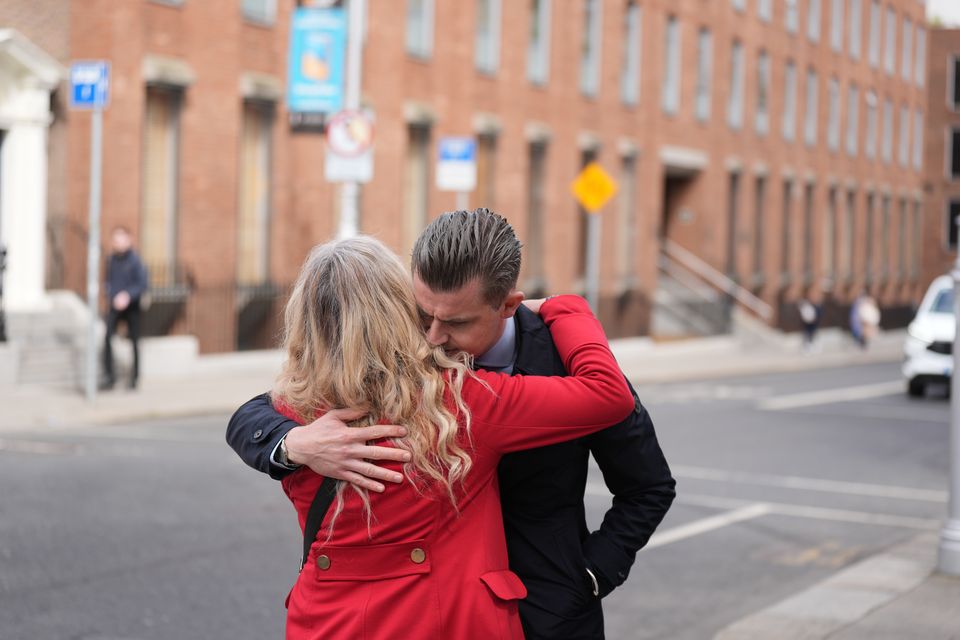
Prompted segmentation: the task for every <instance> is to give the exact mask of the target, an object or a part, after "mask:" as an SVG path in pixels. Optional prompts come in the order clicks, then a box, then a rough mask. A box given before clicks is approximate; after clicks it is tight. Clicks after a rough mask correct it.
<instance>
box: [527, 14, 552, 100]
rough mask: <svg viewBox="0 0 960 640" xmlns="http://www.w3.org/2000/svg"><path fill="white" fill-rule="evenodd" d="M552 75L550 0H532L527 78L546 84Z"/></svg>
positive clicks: (533, 81) (535, 82) (536, 82)
mask: <svg viewBox="0 0 960 640" xmlns="http://www.w3.org/2000/svg"><path fill="white" fill-rule="evenodd" d="M549 77H550V0H531V2H530V42H529V43H528V44H527V79H528V80H530V82H532V83H534V84H540V85H542V84H546V83H547V79H548V78H549Z"/></svg>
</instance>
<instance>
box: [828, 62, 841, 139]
mask: <svg viewBox="0 0 960 640" xmlns="http://www.w3.org/2000/svg"><path fill="white" fill-rule="evenodd" d="M827 101H828V104H827V147H828V148H829V149H830V151H836V150H837V149H839V148H840V81H839V80H837V79H836V78H830V82H829V83H828V84H827Z"/></svg>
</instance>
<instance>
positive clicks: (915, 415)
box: [796, 404, 950, 425]
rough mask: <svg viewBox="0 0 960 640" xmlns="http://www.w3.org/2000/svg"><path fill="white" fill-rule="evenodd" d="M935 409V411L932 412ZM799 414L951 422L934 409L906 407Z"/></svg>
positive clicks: (858, 406) (840, 407) (858, 407)
mask: <svg viewBox="0 0 960 640" xmlns="http://www.w3.org/2000/svg"><path fill="white" fill-rule="evenodd" d="M931 409H933V410H931ZM796 412H797V413H806V414H807V415H818V416H838V417H841V418H863V419H869V420H894V421H896V422H906V423H907V424H910V423H914V424H916V423H918V422H930V423H935V424H941V425H946V424H947V423H948V422H949V420H950V417H949V414H948V413H943V414H942V415H938V414H937V412H936V410H935V408H934V407H927V408H920V407H905V406H896V405H890V406H886V405H877V404H874V405H862V404H852V405H847V404H835V405H832V406H831V407H830V408H829V409H822V408H817V409H814V410H812V411H804V410H803V409H802V408H798V409H797V411H796Z"/></svg>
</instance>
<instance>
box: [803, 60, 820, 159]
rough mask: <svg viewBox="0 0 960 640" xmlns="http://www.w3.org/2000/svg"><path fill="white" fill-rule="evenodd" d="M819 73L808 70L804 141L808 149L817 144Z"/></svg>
mask: <svg viewBox="0 0 960 640" xmlns="http://www.w3.org/2000/svg"><path fill="white" fill-rule="evenodd" d="M818 104H819V100H818V96H817V72H816V71H814V70H813V69H809V70H807V104H806V110H805V113H804V114H803V141H804V142H805V143H806V144H807V146H808V147H812V146H814V145H815V144H817V116H818V114H817V105H818Z"/></svg>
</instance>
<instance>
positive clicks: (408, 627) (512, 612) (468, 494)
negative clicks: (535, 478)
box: [283, 296, 634, 640]
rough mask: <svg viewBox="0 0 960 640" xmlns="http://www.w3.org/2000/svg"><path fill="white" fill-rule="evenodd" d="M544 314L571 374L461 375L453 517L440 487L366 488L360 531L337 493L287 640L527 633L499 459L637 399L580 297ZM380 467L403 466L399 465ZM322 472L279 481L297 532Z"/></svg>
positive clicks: (602, 421) (297, 591) (598, 422)
mask: <svg viewBox="0 0 960 640" xmlns="http://www.w3.org/2000/svg"><path fill="white" fill-rule="evenodd" d="M541 314H542V316H543V319H544V321H545V322H546V323H547V325H548V326H549V327H550V331H551V333H552V334H553V338H554V342H555V344H556V346H557V350H558V351H559V353H560V356H561V358H563V361H564V363H565V365H566V367H567V370H568V371H569V372H570V374H571V377H566V378H562V377H524V376H508V375H504V374H496V373H488V372H484V371H479V372H477V375H478V377H479V378H480V379H481V380H483V381H484V382H486V383H487V385H489V387H490V389H488V388H485V387H484V386H483V385H482V384H480V383H479V382H478V381H476V380H471V379H468V380H467V381H466V382H465V384H464V387H463V399H464V401H465V402H466V404H467V406H468V407H469V408H470V410H471V414H472V423H471V425H472V426H471V435H472V446H471V447H470V449H469V451H470V455H471V457H472V459H473V468H472V469H471V471H470V473H469V474H468V476H467V478H466V480H465V482H464V486H463V487H462V490H460V491H459V492H458V494H459V500H458V507H459V510H460V513H459V514H457V513H456V511H454V508H453V506H452V505H451V503H450V501H449V499H448V498H447V497H446V495H445V494H444V493H443V491H442V490H440V489H437V490H436V491H437V492H436V494H431V495H427V496H420V495H418V494H417V492H416V490H415V489H414V487H412V486H411V484H410V483H409V482H404V483H403V484H402V485H397V486H389V487H388V488H387V490H386V491H385V492H384V493H382V494H371V495H370V502H371V507H372V510H373V520H372V522H371V524H370V530H369V537H368V529H367V522H366V519H365V517H364V515H363V510H362V504H361V502H360V499H359V497H357V495H356V494H355V493H354V492H353V491H351V490H347V491H345V492H344V509H343V512H342V513H341V514H340V516H339V517H338V519H337V522H336V525H335V527H334V532H333V537H332V539H331V540H330V542H329V543H327V542H326V535H327V530H326V529H325V528H324V529H322V530H321V532H320V534H319V536H318V537H317V541H316V542H314V544H313V547H312V548H311V550H310V555H309V557H308V560H307V564H306V565H305V566H304V568H303V571H302V572H301V573H300V575H299V577H298V579H297V582H296V584H295V585H294V587H293V590H292V591H291V592H290V596H289V597H288V601H287V605H288V606H287V608H288V612H287V638H288V639H290V640H294V639H296V640H308V639H309V640H332V639H337V638H343V639H345V640H346V639H349V640H360V639H363V640H379V639H383V640H400V639H403V640H420V639H424V640H426V639H443V640H471V639H473V638H476V639H478V640H479V639H483V640H490V639H493V638H522V637H523V630H522V628H521V626H520V618H519V615H518V613H517V600H518V599H520V598H523V597H525V596H526V589H525V588H524V586H523V584H522V583H521V582H520V579H519V578H518V577H517V576H516V575H515V574H513V573H512V572H511V571H510V570H509V569H508V567H507V550H506V543H505V541H504V534H503V522H502V519H501V513H500V492H499V487H498V484H497V473H496V470H497V463H498V462H499V461H500V457H501V456H502V455H503V454H505V453H508V452H511V451H518V450H521V449H530V448H534V447H541V446H546V445H550V444H555V443H557V442H562V441H565V440H571V439H573V438H578V437H581V436H584V435H587V434H589V433H592V432H594V431H599V430H600V429H602V428H604V427H607V426H609V425H611V424H615V423H617V422H619V421H621V420H622V419H623V418H624V417H625V416H626V415H628V414H629V413H630V411H631V410H633V408H634V404H633V397H632V396H631V394H630V391H629V389H628V388H627V385H626V383H625V381H624V378H623V375H622V374H621V373H620V370H619V368H618V367H617V363H616V361H615V360H614V358H613V355H612V354H611V353H610V350H609V347H608V346H607V341H606V337H605V336H604V333H603V329H602V328H601V327H600V324H599V323H598V322H597V321H596V319H594V317H593V315H592V314H591V313H590V309H589V307H587V305H586V303H585V302H584V301H583V300H582V299H581V298H577V297H574V296H562V297H559V298H552V299H551V300H549V301H547V302H546V303H544V305H543V308H542V309H541ZM387 466H388V467H389V468H391V469H393V470H395V471H401V466H400V465H399V464H396V463H391V464H388V465H387ZM321 481H322V478H321V476H319V475H317V474H315V473H314V472H312V471H310V470H309V469H307V468H301V469H299V470H298V471H296V472H295V473H293V474H291V475H289V476H287V477H286V478H285V479H284V480H283V488H284V490H285V491H286V493H287V496H288V497H289V498H290V500H291V501H293V504H294V506H295V507H296V510H297V513H298V515H299V519H300V526H301V529H302V527H303V526H304V522H305V520H306V514H307V511H308V510H309V507H310V503H311V502H312V500H313V497H314V495H315V494H316V491H317V488H318V487H319V485H320V483H321ZM335 506H336V503H334V505H333V506H332V507H331V509H330V511H329V512H328V515H327V520H325V523H326V522H328V521H329V518H330V514H332V513H333V510H334V508H335ZM318 559H320V563H319V565H320V566H318ZM321 567H324V568H321Z"/></svg>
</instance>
